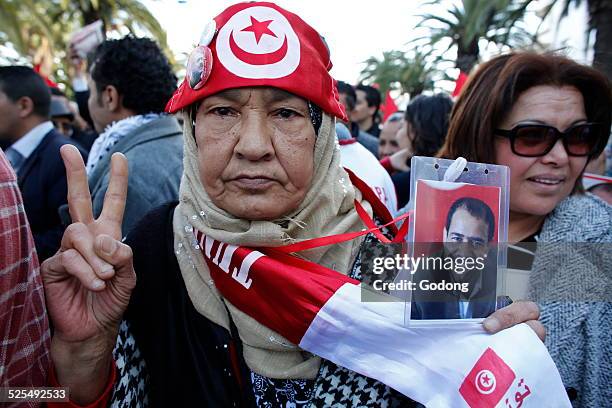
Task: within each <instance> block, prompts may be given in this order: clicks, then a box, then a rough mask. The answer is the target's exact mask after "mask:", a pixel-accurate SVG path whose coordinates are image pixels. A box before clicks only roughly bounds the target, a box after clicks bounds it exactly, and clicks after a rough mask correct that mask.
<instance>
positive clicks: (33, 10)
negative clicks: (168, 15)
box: [0, 0, 176, 82]
mask: <svg viewBox="0 0 612 408" xmlns="http://www.w3.org/2000/svg"><path fill="white" fill-rule="evenodd" d="M98 19H101V20H102V21H103V26H104V29H105V34H106V35H111V34H112V35H114V36H116V35H124V34H127V33H133V34H141V35H142V34H145V35H148V36H150V37H152V38H154V39H155V40H157V42H158V43H159V44H160V47H161V48H162V49H163V50H164V52H165V54H166V56H167V57H168V59H169V60H170V62H171V64H173V65H174V66H175V67H176V60H175V58H174V55H173V54H172V52H171V50H170V48H169V47H168V44H167V40H166V33H165V31H164V30H163V29H162V27H161V25H160V24H159V22H158V21H157V20H156V19H155V17H154V16H153V15H152V14H151V13H150V12H149V11H148V10H147V8H146V7H145V6H144V5H143V4H142V3H141V2H140V1H139V0H0V45H6V44H8V43H10V44H11V45H12V46H13V47H14V49H15V50H16V51H17V52H18V53H19V54H20V55H21V56H22V57H25V58H26V59H28V60H29V61H31V62H32V63H34V62H39V61H40V60H41V59H43V60H47V63H50V62H52V65H53V68H52V69H53V73H52V76H53V77H54V79H55V80H56V81H60V82H66V81H67V72H68V66H67V63H68V61H67V50H68V43H69V40H70V34H71V33H72V32H74V31H75V30H77V29H79V28H80V27H82V26H84V25H86V24H89V23H92V22H94V21H96V20H98Z"/></svg>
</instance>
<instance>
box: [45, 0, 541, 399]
mask: <svg viewBox="0 0 612 408" xmlns="http://www.w3.org/2000/svg"><path fill="white" fill-rule="evenodd" d="M275 41H276V42H275ZM271 50H277V51H271ZM245 60H248V61H249V62H245ZM329 68H331V63H330V60H329V52H328V50H327V48H326V45H325V43H324V42H323V40H322V38H321V37H320V36H319V34H318V33H317V32H316V31H314V30H313V29H312V28H311V27H310V26H308V25H307V24H306V23H304V22H303V21H302V20H301V19H300V18H299V17H298V16H296V15H294V14H292V13H289V12H287V11H285V10H283V9H281V8H279V7H277V6H275V5H273V4H271V3H256V2H252V3H242V4H238V5H235V6H231V7H229V8H228V9H226V10H225V11H224V12H223V13H221V14H220V15H219V16H217V17H216V18H215V20H214V22H211V23H210V24H209V25H208V26H207V27H206V29H205V30H204V33H203V34H202V38H201V39H200V44H199V45H198V47H197V48H196V50H195V51H194V54H192V56H191V57H190V62H189V65H188V76H187V78H186V79H185V81H184V82H183V84H182V85H181V86H180V88H179V89H178V91H177V93H176V94H175V95H174V97H173V98H172V100H171V101H170V102H169V105H168V110H169V111H171V112H177V111H179V110H180V111H183V112H184V113H185V115H186V120H185V128H184V140H185V150H184V155H185V157H184V164H185V165H184V175H183V178H182V182H181V189H180V203H179V204H178V205H176V203H174V204H172V205H167V206H165V207H162V208H160V209H158V210H155V211H153V212H151V213H149V214H148V215H146V216H145V218H144V219H143V220H142V222H141V223H140V224H139V225H138V226H137V227H136V228H135V229H134V230H133V232H131V233H130V235H129V236H128V237H127V239H126V240H125V242H124V243H122V242H120V241H119V239H120V238H121V234H120V226H121V218H122V213H123V208H124V206H125V196H126V191H125V190H126V185H127V182H126V178H127V165H126V163H125V159H124V158H122V156H121V155H115V156H114V157H113V158H112V172H111V182H110V185H109V189H108V193H107V197H106V202H105V205H104V210H103V211H102V214H101V216H100V218H98V219H97V220H94V219H93V217H92V211H91V201H90V197H89V194H88V190H87V181H86V176H85V170H84V168H83V164H82V161H81V160H80V159H79V157H78V154H77V153H76V152H74V151H73V150H70V149H64V150H63V151H62V155H63V157H64V161H65V163H66V169H67V174H68V177H69V185H70V188H69V190H70V191H69V201H70V211H71V215H72V218H73V220H74V224H72V225H71V226H70V227H69V228H68V229H67V231H66V234H65V236H64V238H63V244H62V249H61V250H60V252H58V254H56V255H55V256H54V257H53V258H52V259H50V260H49V261H48V262H47V263H45V264H44V266H43V275H44V282H45V291H46V297H47V302H48V307H49V312H50V315H51V317H52V321H53V326H54V329H55V332H54V336H53V340H52V352H51V356H52V359H53V363H54V370H53V377H52V378H51V383H53V384H61V385H63V386H68V387H70V390H71V395H70V398H71V403H72V405H73V406H77V404H82V405H87V404H91V405H88V406H105V405H106V404H107V403H109V401H112V402H113V403H114V404H117V405H118V406H142V405H143V404H147V403H148V404H149V405H151V406H164V407H165V406H207V407H216V406H220V407H228V406H264V407H274V406H305V405H307V404H312V405H313V406H324V405H325V406H329V405H333V404H337V405H338V406H388V405H392V404H399V403H401V402H402V401H404V404H405V403H408V401H407V400H406V398H405V397H402V396H400V395H399V394H398V393H397V392H395V391H393V390H392V389H391V388H389V387H388V386H386V385H384V384H383V383H380V382H377V381H375V380H372V379H369V378H366V377H364V376H362V375H359V374H357V373H356V372H353V371H350V370H347V369H345V368H343V367H339V366H336V365H334V364H332V363H331V362H329V361H326V360H323V359H321V358H319V357H317V356H315V355H312V354H309V353H306V352H304V351H303V350H301V349H300V348H299V347H297V346H296V345H295V344H292V342H290V341H289V340H288V339H287V338H285V337H283V336H281V335H279V334H277V333H275V332H274V331H273V330H271V329H270V327H272V328H274V327H277V326H278V324H284V323H288V322H292V323H295V324H300V322H301V321H302V320H304V319H305V316H303V315H299V314H298V315H296V312H294V311H293V310H291V309H289V308H290V305H278V306H277V307H276V308H275V309H265V310H266V312H265V313H264V314H263V317H262V315H261V313H260V314H259V315H258V316H259V317H260V319H259V320H257V319H254V318H252V317H250V316H254V315H256V314H253V313H251V312H252V311H253V309H257V308H258V307H259V308H260V309H261V308H265V306H266V305H262V304H254V303H249V302H248V301H244V299H241V298H234V299H233V300H232V301H228V300H227V299H226V298H225V297H224V295H223V294H224V293H228V292H227V291H225V290H226V289H227V288H226V287H223V285H224V283H223V282H225V281H221V279H223V277H224V276H229V277H227V278H226V279H233V281H234V284H236V282H238V283H240V285H243V286H244V287H246V288H248V287H250V285H251V284H252V281H251V280H250V277H249V274H248V273H249V267H250V266H253V264H254V262H255V261H256V259H255V258H257V257H258V256H259V255H258V254H259V252H257V251H252V250H249V251H250V252H249V251H247V253H248V254H249V255H248V256H246V257H244V258H243V260H242V264H241V265H237V266H236V267H235V268H231V267H232V266H234V264H230V261H231V262H234V261H233V258H232V254H237V255H236V256H238V257H240V256H243V255H244V254H245V251H246V250H245V247H278V246H281V245H283V244H286V243H291V242H296V241H297V242H300V243H302V242H304V240H305V239H308V238H317V237H328V236H333V235H336V236H337V234H341V233H346V232H351V231H360V230H361V229H362V228H363V224H362V218H361V216H360V215H358V214H357V211H356V209H355V206H356V205H357V206H358V207H359V208H360V209H363V210H364V212H365V213H367V214H369V215H370V216H371V215H372V213H376V211H373V210H372V208H373V207H374V208H381V205H380V203H379V202H376V199H375V197H374V196H373V195H372V194H369V193H368V192H367V191H366V190H367V189H364V192H363V193H362V192H361V191H360V190H359V189H357V188H355V187H354V186H353V184H351V182H350V181H349V176H348V175H347V173H346V172H345V171H344V170H343V169H342V168H341V167H340V166H339V163H340V154H339V150H338V148H337V145H336V144H337V142H336V138H335V134H334V116H335V117H343V116H344V113H343V111H342V109H341V108H340V104H339V102H338V100H337V92H336V90H335V87H334V82H333V80H332V78H331V77H330V76H329V74H328V72H327V71H328V69H329ZM366 197H367V200H366ZM383 213H384V211H383ZM362 215H363V214H362ZM382 216H383V217H384V216H385V214H382ZM196 237H197V238H196ZM372 239H373V238H372V236H370V235H368V236H367V237H366V238H365V241H366V242H367V240H372ZM363 242H364V238H358V239H354V240H352V241H345V242H342V243H337V244H335V245H331V246H327V247H316V248H315V247H311V248H310V249H309V250H307V251H304V252H300V254H299V257H295V256H286V257H285V258H282V257H280V256H279V257H278V258H273V257H272V256H269V257H268V258H266V262H268V263H269V264H270V265H272V266H271V267H270V268H271V269H270V270H268V272H269V273H276V272H278V270H279V269H282V270H285V269H287V268H290V267H293V266H290V265H289V264H292V265H293V264H295V263H297V262H302V263H304V262H307V263H309V265H311V266H313V267H315V266H318V267H319V268H323V267H326V268H328V269H333V270H334V271H337V272H334V274H335V276H342V278H343V279H348V278H347V277H345V276H344V275H347V274H348V275H351V276H354V277H358V274H359V270H358V267H357V264H358V258H359V255H358V253H359V247H360V246H361V245H362V243H363ZM262 250H263V249H262ZM132 254H133V255H132ZM211 254H212V255H211ZM251 255H252V256H254V257H255V258H253V257H252V256H251ZM283 259H284V261H283ZM279 262H280V264H279ZM283 262H284V263H283ZM247 263H248V264H249V265H247V266H245V264H247ZM268 263H266V264H265V265H264V266H266V265H268ZM255 265H257V263H255ZM259 265H261V263H259ZM275 265H276V266H275ZM278 265H280V266H278ZM274 268H276V269H274ZM230 269H232V271H230ZM136 274H137V275H138V283H136ZM230 275H231V276H230ZM288 279H292V282H294V281H295V280H299V279H300V276H295V275H293V276H288ZM283 289H284V288H283V287H282V285H281V289H280V290H283ZM279 295H281V293H278V292H276V293H275V292H272V291H270V292H266V293H265V296H266V297H267V299H266V300H268V299H269V301H270V302H265V301H264V302H262V303H270V304H275V303H274V300H275V299H273V298H275V297H278V296H279ZM295 296H296V297H299V298H300V299H301V300H305V301H306V300H309V299H308V293H306V292H303V293H296V294H295ZM302 298H303V299H302ZM537 317H538V312H537V309H536V308H535V305H534V304H533V303H522V304H515V305H512V306H510V307H508V308H505V309H504V310H500V311H498V312H496V314H494V315H493V316H492V317H490V318H489V319H490V320H488V321H487V322H486V323H485V328H487V330H489V331H490V332H497V331H499V330H501V329H503V328H507V327H509V326H512V325H513V324H516V323H519V322H523V321H527V322H528V323H529V324H530V326H531V327H533V328H534V329H535V330H536V332H538V333H539V334H540V337H542V336H543V334H542V333H541V331H540V329H541V327H540V326H539V323H538V322H535V321H533V319H537ZM529 335H530V336H532V334H531V333H529Z"/></svg>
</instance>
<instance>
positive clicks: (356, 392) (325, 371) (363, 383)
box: [310, 220, 420, 408]
mask: <svg viewBox="0 0 612 408" xmlns="http://www.w3.org/2000/svg"><path fill="white" fill-rule="evenodd" d="M375 221H376V222H377V225H380V224H381V223H380V222H379V220H375ZM381 232H382V233H383V234H384V235H385V236H386V237H387V238H391V233H390V231H389V230H388V229H386V228H383V229H382V230H381ZM389 250H390V249H389V248H387V247H385V246H382V245H380V243H379V241H378V239H377V238H376V237H375V236H374V235H373V234H368V235H367V236H366V238H365V239H364V242H363V244H362V246H361V250H360V252H359V254H358V255H357V258H356V259H355V263H354V264H353V268H352V271H351V273H350V276H351V277H352V278H355V279H357V280H362V275H361V262H362V257H364V256H367V257H372V256H383V255H384V254H382V252H387V251H389ZM372 252H375V253H372ZM310 406H311V407H313V408H314V407H331V408H343V407H360V408H361V407H368V408H369V407H371V408H392V407H400V406H401V407H408V408H410V407H419V406H420V405H419V404H417V403H415V402H413V401H412V400H410V399H408V398H406V397H405V396H403V395H402V394H400V393H398V392H397V391H395V390H393V389H392V388H389V387H387V386H386V385H385V384H383V383H381V382H379V381H376V380H373V379H371V378H368V377H365V376H363V375H361V374H357V373H356V372H354V371H350V370H347V369H346V368H344V367H339V366H337V365H336V364H334V363H332V362H331V361H327V360H323V361H322V363H321V368H320V370H319V375H318V376H317V379H316V382H315V386H314V392H313V398H312V401H311V405H310Z"/></svg>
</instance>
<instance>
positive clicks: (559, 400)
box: [300, 284, 571, 408]
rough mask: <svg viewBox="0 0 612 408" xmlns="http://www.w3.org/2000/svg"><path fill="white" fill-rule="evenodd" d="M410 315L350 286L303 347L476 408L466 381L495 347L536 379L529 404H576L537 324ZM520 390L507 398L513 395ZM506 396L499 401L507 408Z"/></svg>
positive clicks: (438, 403)
mask: <svg viewBox="0 0 612 408" xmlns="http://www.w3.org/2000/svg"><path fill="white" fill-rule="evenodd" d="M403 313H404V304H403V303H402V302H368V303H366V302H361V288H360V287H359V286H356V285H352V284H345V285H343V286H342V287H341V288H340V289H339V290H337V291H336V293H335V294H334V295H333V296H332V297H331V298H330V299H329V300H328V301H327V302H326V303H325V305H323V307H322V308H321V309H320V310H319V312H318V313H317V315H316V317H315V319H314V320H313V322H312V323H311V325H310V326H309V328H308V330H307V332H306V334H305V335H304V337H303V338H302V340H301V342H300V347H302V348H303V349H304V350H307V351H310V352H311V353H314V354H316V355H319V356H321V357H323V358H325V359H328V360H330V361H333V362H334V363H336V364H338V365H340V366H343V367H346V368H348V369H350V370H353V371H356V372H358V373H360V374H363V375H365V376H368V377H371V378H375V379H377V380H379V381H381V382H383V383H385V384H387V385H389V386H390V387H392V388H394V389H396V390H397V391H399V392H401V393H403V394H405V395H407V396H409V397H410V398H412V399H414V400H416V401H418V402H421V403H423V404H425V405H426V406H427V407H434V408H435V407H441V408H442V407H443V408H447V407H467V406H468V405H467V403H466V402H465V400H464V399H463V397H462V396H461V394H460V393H459V387H460V386H461V384H462V382H463V380H464V379H465V376H466V374H467V373H468V372H469V371H470V370H471V369H472V367H473V366H474V364H475V362H476V361H477V360H478V358H479V357H480V356H481V355H482V353H483V352H484V351H485V350H486V348H487V347H489V348H491V349H493V350H494V351H495V352H496V353H497V354H498V355H499V356H501V357H502V358H503V359H504V360H505V362H506V363H507V364H508V365H509V366H510V367H511V368H512V370H514V372H515V373H516V376H517V378H524V379H525V381H526V383H527V384H529V386H530V388H531V394H530V395H529V398H526V399H525V401H523V402H524V403H523V407H571V405H570V402H569V399H568V398H567V395H566V393H565V389H564V387H563V385H562V382H561V378H560V376H559V373H558V371H557V369H556V367H555V365H554V362H553V361H552V359H551V358H550V356H549V354H548V352H547V350H546V347H545V346H544V344H543V343H542V342H541V341H540V339H539V338H538V337H537V336H536V335H535V333H534V332H533V331H532V330H531V329H530V328H529V326H527V325H525V324H521V325H518V326H514V327H512V328H510V329H507V330H504V331H502V332H500V333H498V334H495V335H489V334H487V333H485V331H484V329H483V328H482V326H481V324H480V323H475V322H470V323H466V324H465V325H453V326H450V327H446V328H440V327H410V328H408V327H405V326H404V325H402V324H401V322H402V319H403ZM512 391H513V388H512V387H510V389H509V390H508V392H507V393H506V396H507V395H512V401H513V398H514V394H513V393H512ZM504 400H505V398H503V399H502V400H501V401H500V404H498V406H500V407H505V406H506V405H505V404H504V403H503V402H504Z"/></svg>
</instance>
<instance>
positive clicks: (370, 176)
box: [340, 139, 397, 216]
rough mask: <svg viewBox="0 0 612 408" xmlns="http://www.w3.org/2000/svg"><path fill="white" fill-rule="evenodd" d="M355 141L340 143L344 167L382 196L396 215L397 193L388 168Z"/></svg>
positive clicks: (391, 211)
mask: <svg viewBox="0 0 612 408" xmlns="http://www.w3.org/2000/svg"><path fill="white" fill-rule="evenodd" d="M353 140H354V139H353ZM355 142H356V141H355ZM355 142H353V143H349V144H342V143H340V162H341V163H342V167H346V168H347V169H349V170H351V171H352V172H353V173H355V175H356V176H357V177H359V178H360V179H362V180H363V181H364V182H365V183H366V184H367V185H368V186H370V188H371V189H372V190H373V191H374V193H375V194H376V195H377V196H378V198H380V201H382V202H383V204H385V206H386V207H387V208H388V209H389V212H390V213H391V215H392V216H395V213H396V212H397V195H396V193H395V186H394V185H393V181H392V180H391V176H389V173H387V170H385V168H384V167H383V166H382V165H381V164H380V163H379V162H378V159H377V158H376V157H375V156H374V155H373V154H372V153H370V151H369V150H368V149H366V148H365V147H363V146H362V145H361V144H360V143H355Z"/></svg>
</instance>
